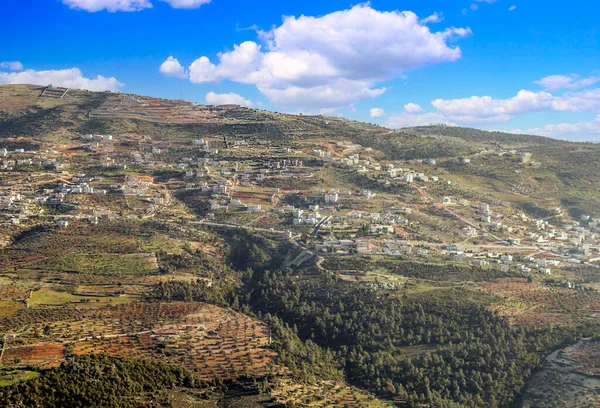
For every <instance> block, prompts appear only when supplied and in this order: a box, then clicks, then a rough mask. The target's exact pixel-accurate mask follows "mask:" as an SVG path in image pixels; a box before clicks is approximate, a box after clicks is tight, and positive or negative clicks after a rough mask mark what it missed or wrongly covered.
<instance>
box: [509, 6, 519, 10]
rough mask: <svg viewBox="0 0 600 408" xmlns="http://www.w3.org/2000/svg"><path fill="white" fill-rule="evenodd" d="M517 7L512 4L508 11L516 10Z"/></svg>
mask: <svg viewBox="0 0 600 408" xmlns="http://www.w3.org/2000/svg"><path fill="white" fill-rule="evenodd" d="M516 9H517V6H510V7H509V8H508V11H515V10H516Z"/></svg>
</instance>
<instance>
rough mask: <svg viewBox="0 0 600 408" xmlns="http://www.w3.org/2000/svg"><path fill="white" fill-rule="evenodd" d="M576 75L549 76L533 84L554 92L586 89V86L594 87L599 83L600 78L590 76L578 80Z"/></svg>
mask: <svg viewBox="0 0 600 408" xmlns="http://www.w3.org/2000/svg"><path fill="white" fill-rule="evenodd" d="M578 78H579V77H578V76H577V75H570V76H565V75H550V76H547V77H544V78H542V79H540V80H538V81H535V82H534V83H535V84H538V85H541V86H543V87H544V88H546V89H549V90H551V91H556V90H559V89H563V88H566V89H579V88H587V87H588V86H591V85H594V84H595V83H596V82H598V81H600V77H596V76H591V77H589V78H583V79H578Z"/></svg>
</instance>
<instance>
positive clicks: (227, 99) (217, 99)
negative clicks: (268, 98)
mask: <svg viewBox="0 0 600 408" xmlns="http://www.w3.org/2000/svg"><path fill="white" fill-rule="evenodd" d="M206 103H208V104H209V105H240V106H247V107H251V106H252V101H251V100H249V99H245V98H244V97H242V96H240V95H238V94H236V93H233V92H231V93H226V94H216V93H214V92H209V93H207V94H206Z"/></svg>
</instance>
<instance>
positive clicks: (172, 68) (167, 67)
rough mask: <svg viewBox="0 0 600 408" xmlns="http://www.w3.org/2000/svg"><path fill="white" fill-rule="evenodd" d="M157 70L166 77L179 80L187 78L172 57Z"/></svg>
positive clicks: (182, 68)
mask: <svg viewBox="0 0 600 408" xmlns="http://www.w3.org/2000/svg"><path fill="white" fill-rule="evenodd" d="M158 70H159V71H160V72H161V73H163V74H165V75H167V76H172V77H175V78H180V79H183V78H187V73H186V71H185V68H184V67H183V66H182V65H181V64H180V63H179V61H177V58H173V57H172V56H171V57H169V58H167V59H166V60H165V62H163V63H162V64H161V65H160V68H159V69H158Z"/></svg>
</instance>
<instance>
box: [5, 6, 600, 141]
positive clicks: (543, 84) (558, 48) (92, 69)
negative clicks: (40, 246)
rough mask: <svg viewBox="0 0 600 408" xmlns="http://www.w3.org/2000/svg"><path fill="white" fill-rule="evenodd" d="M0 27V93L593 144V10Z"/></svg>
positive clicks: (387, 10)
mask: <svg viewBox="0 0 600 408" xmlns="http://www.w3.org/2000/svg"><path fill="white" fill-rule="evenodd" d="M0 15H1V16H2V17H3V18H2V22H3V27H2V30H0V44H2V45H1V47H0V84H1V83H23V82H28V83H40V84H46V83H53V84H55V85H64V86H69V87H79V88H87V89H92V90H101V89H111V90H117V89H118V90H121V91H123V92H131V93H137V94H144V95H151V96H157V97H165V98H178V97H179V95H180V92H182V93H183V97H184V99H187V100H191V101H194V102H198V103H229V102H234V103H240V104H245V105H251V106H253V107H256V108H261V109H269V110H275V111H281V112H291V113H295V112H304V113H324V114H328V115H343V116H345V117H348V118H351V119H357V120H361V121H367V122H374V123H378V124H381V125H386V126H390V127H402V126H411V125H418V124H429V123H440V122H444V123H448V124H458V125H462V126H472V127H479V128H483V129H498V130H505V131H514V132H528V133H536V134H542V135H547V136H552V137H558V138H568V139H571V140H592V141H600V65H599V63H598V61H600V43H599V40H600V33H599V32H598V28H597V27H598V24H597V16H598V15H600V4H596V2H590V1H584V0H573V1H570V2H569V3H568V4H567V3H564V2H561V3H559V2H557V1H553V0H549V1H534V0H527V1H526V0H495V1H494V0H445V1H441V0H435V1H432V0H429V1H423V0H421V1H417V0H411V1H398V0H396V1H387V0H386V1H384V0H376V1H372V2H370V3H351V2H346V1H328V0H319V1H313V0H305V1H303V2H279V1H274V0H255V1H253V2H248V1H244V2H242V1H237V0H212V1H209V0H18V1H17V0H4V1H2V2H1V4H0ZM161 71H162V72H161ZM99 75H100V77H98V76H99Z"/></svg>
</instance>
